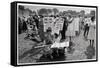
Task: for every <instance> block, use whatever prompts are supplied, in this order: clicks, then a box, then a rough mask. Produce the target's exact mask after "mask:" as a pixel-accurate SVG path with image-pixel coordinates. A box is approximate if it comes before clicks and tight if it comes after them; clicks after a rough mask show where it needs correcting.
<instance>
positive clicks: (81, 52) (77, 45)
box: [18, 31, 96, 63]
mask: <svg viewBox="0 0 100 68" xmlns="http://www.w3.org/2000/svg"><path fill="white" fill-rule="evenodd" d="M25 36H26V34H25V33H22V34H20V35H18V57H20V56H21V55H23V53H25V52H26V53H27V54H26V55H24V57H23V58H21V59H20V58H18V59H19V60H18V62H19V63H35V62H36V61H37V59H39V58H40V57H41V56H42V54H41V53H38V52H36V51H39V50H41V49H36V50H33V51H32V52H33V53H34V52H36V55H34V56H31V57H30V56H29V55H30V50H31V48H32V46H35V45H34V44H35V42H33V41H30V40H25V39H24V37H25ZM72 41H73V43H74V46H73V48H74V50H73V52H72V53H68V52H67V50H65V57H63V58H64V61H68V60H69V61H71V60H72V61H74V60H86V59H87V55H86V54H85V51H86V48H87V47H88V46H89V41H88V40H86V39H84V37H83V31H81V33H80V35H79V36H76V37H74V38H72ZM95 42H96V39H95ZM94 46H95V48H96V43H94ZM92 59H96V55H95V56H93V58H92ZM45 60H47V59H44V61H45Z"/></svg>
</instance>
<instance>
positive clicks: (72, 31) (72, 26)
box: [66, 20, 75, 36]
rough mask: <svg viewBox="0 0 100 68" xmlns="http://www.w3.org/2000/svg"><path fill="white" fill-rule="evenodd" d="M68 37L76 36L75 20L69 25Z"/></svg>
mask: <svg viewBox="0 0 100 68" xmlns="http://www.w3.org/2000/svg"><path fill="white" fill-rule="evenodd" d="M66 36H75V22H74V20H73V21H72V23H70V24H69V25H68V29H67V31H66Z"/></svg>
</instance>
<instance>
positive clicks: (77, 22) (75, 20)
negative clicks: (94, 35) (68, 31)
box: [73, 17, 80, 31]
mask: <svg viewBox="0 0 100 68" xmlns="http://www.w3.org/2000/svg"><path fill="white" fill-rule="evenodd" d="M79 21H80V18H78V17H77V18H74V20H73V22H75V31H79Z"/></svg>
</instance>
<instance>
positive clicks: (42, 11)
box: [38, 8, 48, 15]
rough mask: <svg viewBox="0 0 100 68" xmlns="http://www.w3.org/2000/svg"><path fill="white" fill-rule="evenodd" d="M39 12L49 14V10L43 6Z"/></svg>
mask: <svg viewBox="0 0 100 68" xmlns="http://www.w3.org/2000/svg"><path fill="white" fill-rule="evenodd" d="M38 14H39V15H43V14H48V11H47V9H45V8H41V9H40V10H38Z"/></svg>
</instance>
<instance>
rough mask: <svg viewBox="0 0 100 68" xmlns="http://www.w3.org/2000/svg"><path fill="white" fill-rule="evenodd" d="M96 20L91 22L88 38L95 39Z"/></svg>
mask: <svg viewBox="0 0 100 68" xmlns="http://www.w3.org/2000/svg"><path fill="white" fill-rule="evenodd" d="M95 26H96V22H91V23H89V33H88V37H87V39H89V40H94V39H95V35H96V27H95Z"/></svg>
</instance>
